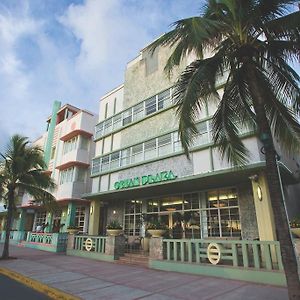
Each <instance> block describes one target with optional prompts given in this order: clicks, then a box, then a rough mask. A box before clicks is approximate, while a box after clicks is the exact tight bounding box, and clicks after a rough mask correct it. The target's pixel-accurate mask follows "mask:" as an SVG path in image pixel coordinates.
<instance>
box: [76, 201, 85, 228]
mask: <svg viewBox="0 0 300 300" xmlns="http://www.w3.org/2000/svg"><path fill="white" fill-rule="evenodd" d="M84 220H85V206H79V207H76V212H75V226H76V227H78V228H79V231H82V232H83V231H84Z"/></svg>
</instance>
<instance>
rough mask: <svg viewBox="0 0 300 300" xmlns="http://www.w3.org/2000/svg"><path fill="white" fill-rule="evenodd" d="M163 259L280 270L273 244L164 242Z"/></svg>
mask: <svg viewBox="0 0 300 300" xmlns="http://www.w3.org/2000/svg"><path fill="white" fill-rule="evenodd" d="M163 258H164V259H165V260H167V261H173V262H182V263H191V264H195V263H196V264H201V263H208V264H214V265H221V266H222V265H223V266H233V267H243V268H255V269H266V270H283V266H282V260H281V252H280V245H279V242H277V241H248V240H217V239H215V240H214V239H210V240H206V239H191V240H186V239H182V240H176V239H165V240H163Z"/></svg>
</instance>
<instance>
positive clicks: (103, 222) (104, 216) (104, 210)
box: [99, 206, 107, 235]
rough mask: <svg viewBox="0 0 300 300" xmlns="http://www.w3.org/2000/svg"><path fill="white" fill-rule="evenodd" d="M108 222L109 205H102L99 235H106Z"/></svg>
mask: <svg viewBox="0 0 300 300" xmlns="http://www.w3.org/2000/svg"><path fill="white" fill-rule="evenodd" d="M106 224H107V206H102V207H100V214H99V235H105V233H106Z"/></svg>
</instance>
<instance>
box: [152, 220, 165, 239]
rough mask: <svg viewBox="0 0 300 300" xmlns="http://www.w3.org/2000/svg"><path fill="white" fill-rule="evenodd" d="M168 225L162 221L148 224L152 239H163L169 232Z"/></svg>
mask: <svg viewBox="0 0 300 300" xmlns="http://www.w3.org/2000/svg"><path fill="white" fill-rule="evenodd" d="M167 229H168V228H167V225H166V224H164V223H162V222H160V221H156V220H155V221H152V222H150V223H148V226H147V231H148V233H149V234H150V235H151V236H152V237H162V236H163V235H164V234H165V233H166V231H167Z"/></svg>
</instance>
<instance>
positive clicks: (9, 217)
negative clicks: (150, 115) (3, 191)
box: [2, 191, 14, 259]
mask: <svg viewBox="0 0 300 300" xmlns="http://www.w3.org/2000/svg"><path fill="white" fill-rule="evenodd" d="M7 200H8V201H7V202H8V203H7V204H8V205H7V218H6V228H5V230H6V232H5V242H4V247H3V252H2V258H3V259H8V257H9V235H10V229H11V228H10V227H11V221H12V215H13V201H14V191H9V192H8V199H7Z"/></svg>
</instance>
